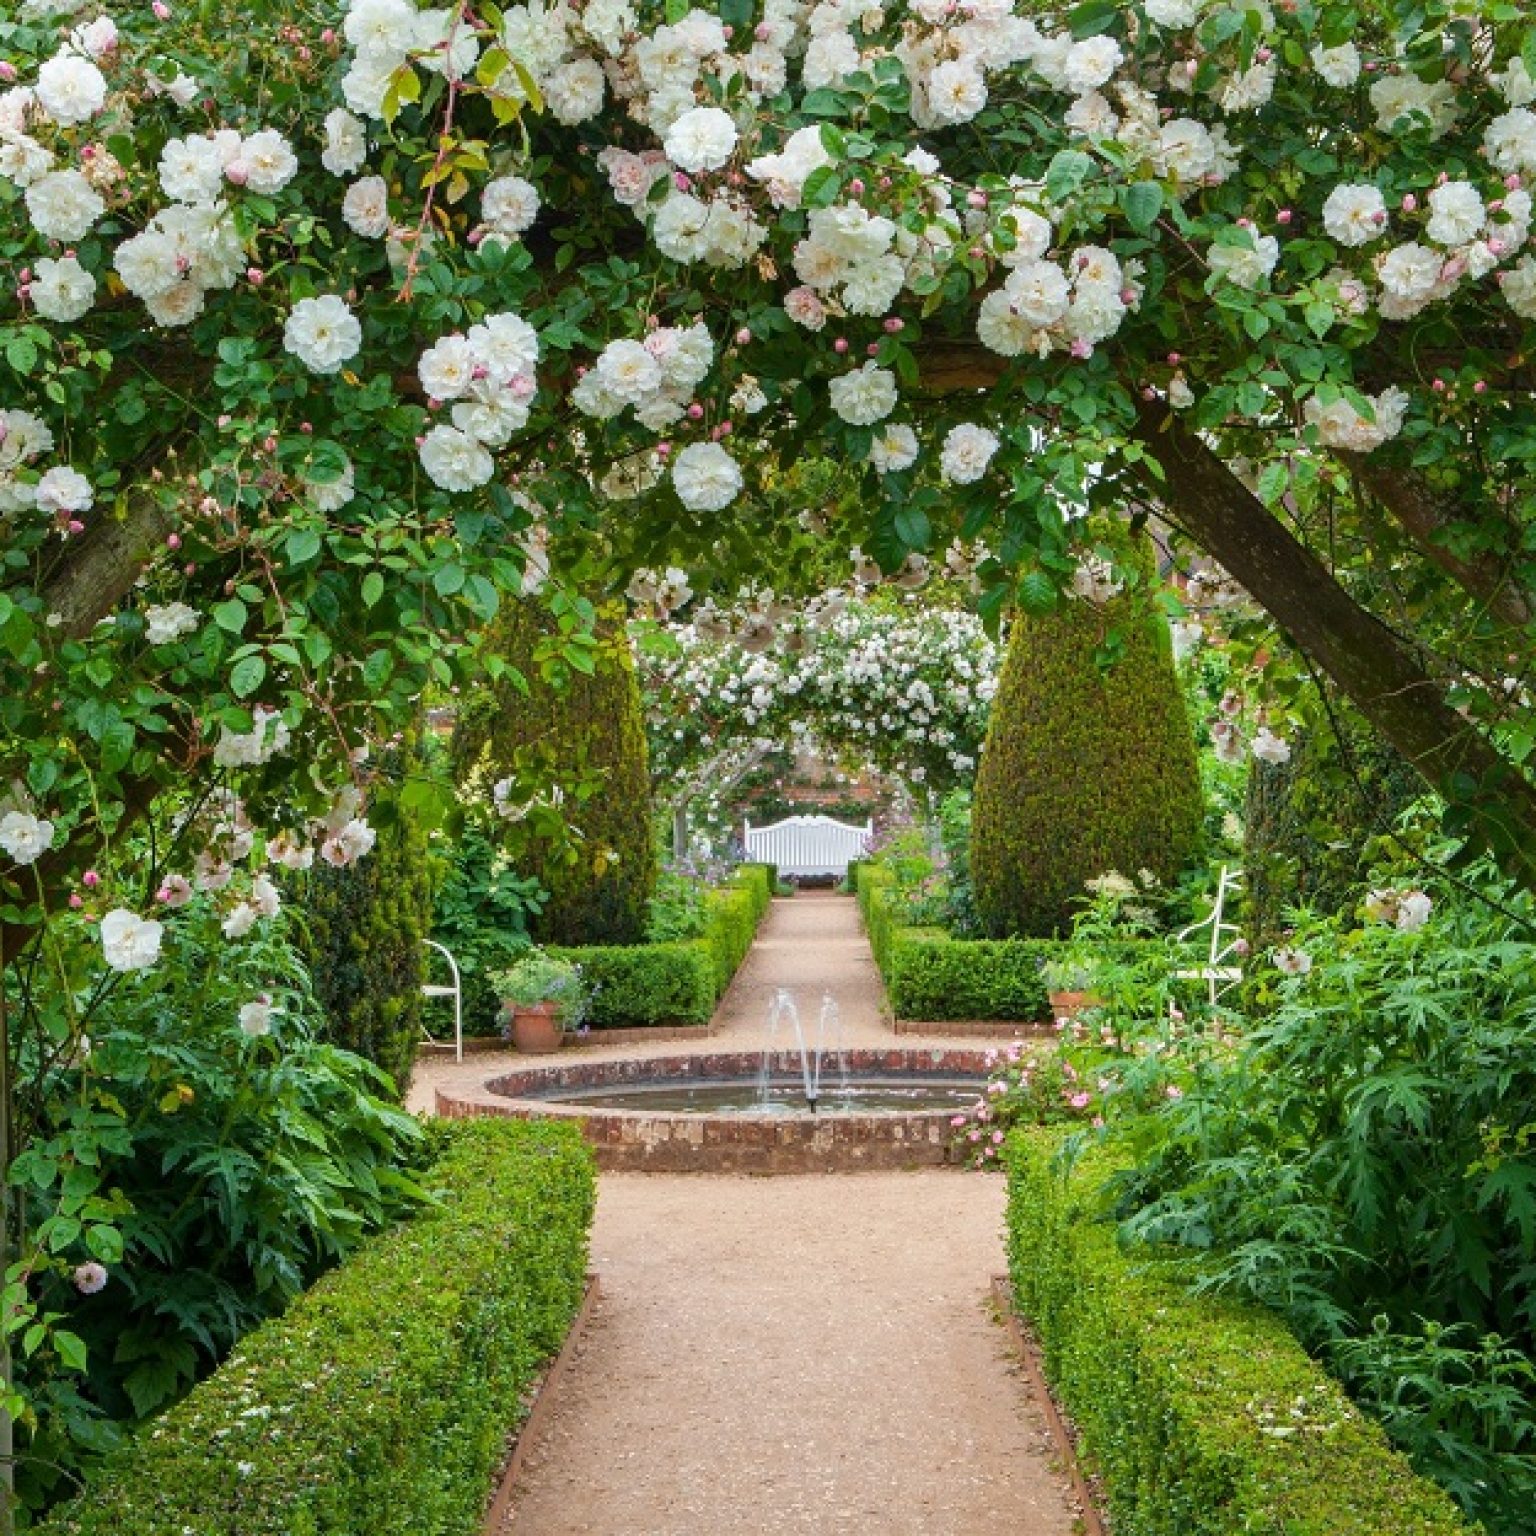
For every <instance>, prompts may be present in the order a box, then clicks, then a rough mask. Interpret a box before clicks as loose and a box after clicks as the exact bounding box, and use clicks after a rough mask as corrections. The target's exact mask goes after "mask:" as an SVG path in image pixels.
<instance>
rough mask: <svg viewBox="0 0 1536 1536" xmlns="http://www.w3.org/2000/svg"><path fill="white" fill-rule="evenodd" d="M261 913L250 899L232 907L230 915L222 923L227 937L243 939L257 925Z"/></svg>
mask: <svg viewBox="0 0 1536 1536" xmlns="http://www.w3.org/2000/svg"><path fill="white" fill-rule="evenodd" d="M260 915H261V914H260V913H258V912H257V910H256V908H255V907H253V906H252V905H251V903H250V902H248V901H242V902H239V903H238V904H237V905H235V906H233V907H231V908H230V912H229V916H228V917H226V918H225V919H224V921H223V923H222V924H221V925H220V926H221V928H222V931H223V934H224V937H225V938H226V939H243V938H244V937H245V936H246V934H248V933H249V932H250V931H251V929H252V928H254V927H255V926H256V919H257V918H258V917H259V916H260Z"/></svg>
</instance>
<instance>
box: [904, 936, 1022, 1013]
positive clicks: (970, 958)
mask: <svg viewBox="0 0 1536 1536" xmlns="http://www.w3.org/2000/svg"><path fill="white" fill-rule="evenodd" d="M1049 953H1050V946H1049V945H1048V944H1047V943H1045V942H1043V941H1040V940H1030V939H950V938H949V937H948V936H947V935H946V934H944V933H942V932H940V931H936V930H933V929H918V930H902V931H900V932H898V934H897V935H896V937H895V938H894V940H893V941H892V943H891V945H890V962H889V976H888V980H887V983H886V986H887V990H888V992H889V995H890V1004H891V1012H892V1013H893V1014H895V1016H896V1017H897V1018H898V1019H924V1020H929V1021H932V1022H938V1021H941V1020H945V1019H999V1020H1019V1021H1025V1022H1039V1021H1042V1020H1046V1019H1049V1018H1050V1016H1051V1004H1050V998H1049V997H1048V996H1047V995H1046V990H1045V984H1044V983H1043V982H1042V981H1041V979H1040V966H1041V962H1042V960H1043V959H1044V958H1045V957H1046V956H1047V955H1048V954H1049Z"/></svg>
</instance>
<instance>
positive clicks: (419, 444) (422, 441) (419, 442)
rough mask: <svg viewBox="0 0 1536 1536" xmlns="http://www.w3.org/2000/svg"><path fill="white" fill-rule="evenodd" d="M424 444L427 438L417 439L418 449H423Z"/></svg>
mask: <svg viewBox="0 0 1536 1536" xmlns="http://www.w3.org/2000/svg"><path fill="white" fill-rule="evenodd" d="M424 442H426V438H425V437H418V438H417V439H416V446H417V447H418V448H420V447H421V445H422V444H423V443H424Z"/></svg>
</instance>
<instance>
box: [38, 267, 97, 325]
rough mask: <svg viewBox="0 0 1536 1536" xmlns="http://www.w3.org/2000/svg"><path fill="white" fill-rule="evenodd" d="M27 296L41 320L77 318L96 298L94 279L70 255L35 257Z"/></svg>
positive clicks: (61, 320)
mask: <svg viewBox="0 0 1536 1536" xmlns="http://www.w3.org/2000/svg"><path fill="white" fill-rule="evenodd" d="M27 296H28V298H30V299H31V300H32V305H33V308H35V309H36V310H37V312H38V314H40V315H41V316H42V317H43V319H45V320H57V321H60V322H62V323H66V324H67V323H68V322H69V321H71V320H78V319H79V318H80V317H81V315H83V314H85V313H86V312H87V311H88V310H89V309H90V307H91V305H92V304H93V303H95V301H96V279H95V278H94V277H92V276H91V274H90V273H89V272H87V271H86V270H85V268H84V267H82V266H81V265H80V263H79V262H78V261H77V260H76V259H75V258H74V257H73V256H61V257H60V258H59V259H58V260H57V261H55V260H52V259H50V258H49V257H47V256H44V257H42V258H40V259H39V261H38V263H37V267H36V274H35V276H34V277H33V279H32V282H31V284H30V285H29V286H28V289H27Z"/></svg>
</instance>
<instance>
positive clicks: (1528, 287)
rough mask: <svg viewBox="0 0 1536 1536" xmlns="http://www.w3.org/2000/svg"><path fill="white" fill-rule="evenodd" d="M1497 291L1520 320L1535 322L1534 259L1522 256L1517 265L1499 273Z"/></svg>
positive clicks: (1535, 265) (1535, 266)
mask: <svg viewBox="0 0 1536 1536" xmlns="http://www.w3.org/2000/svg"><path fill="white" fill-rule="evenodd" d="M1499 290H1500V292H1501V293H1503V295H1504V302H1505V303H1506V304H1508V305H1509V307H1510V308H1511V309H1512V310H1514V312H1515V313H1516V314H1517V315H1519V316H1520V318H1521V319H1522V320H1536V257H1533V256H1522V257H1521V258H1520V261H1519V263H1518V264H1517V265H1515V266H1513V267H1511V268H1510V269H1509V270H1508V271H1507V272H1503V273H1501V274H1500V277H1499Z"/></svg>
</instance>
